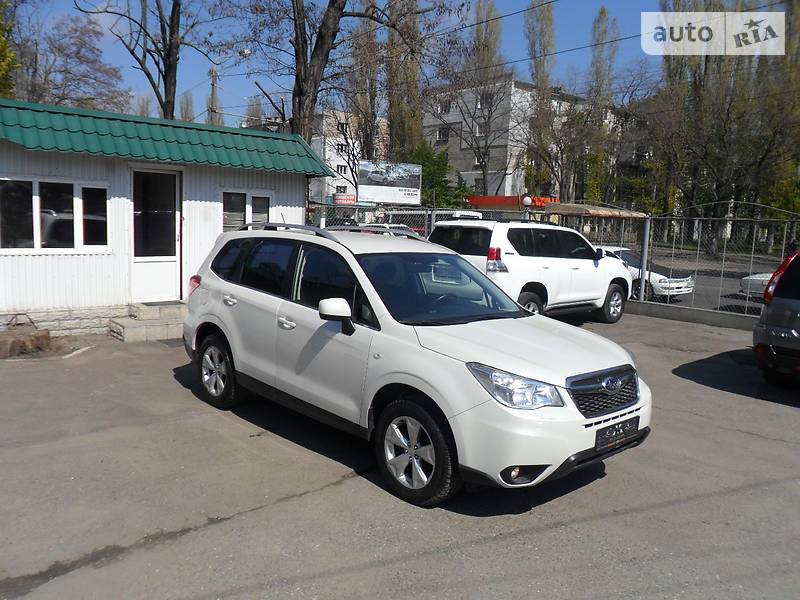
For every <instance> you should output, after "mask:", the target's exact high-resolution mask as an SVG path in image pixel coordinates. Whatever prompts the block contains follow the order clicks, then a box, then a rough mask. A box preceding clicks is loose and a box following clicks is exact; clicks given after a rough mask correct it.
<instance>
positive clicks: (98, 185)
mask: <svg viewBox="0 0 800 600" xmlns="http://www.w3.org/2000/svg"><path fill="white" fill-rule="evenodd" d="M0 181H29V182H31V213H32V218H33V219H34V222H33V247H32V248H0V256H9V255H10V256H31V255H35V256H60V255H87V254H92V255H107V254H112V251H111V238H112V235H111V227H110V226H109V222H110V221H111V218H110V215H111V199H112V195H111V183H110V182H109V181H104V180H93V179H84V178H80V177H63V176H50V175H38V174H33V175H31V174H21V173H3V174H2V175H0ZM42 183H59V184H70V185H72V218H73V223H72V226H73V241H74V243H73V246H72V247H71V248H43V247H42V222H41V217H40V218H35V217H34V216H33V215H40V214H41V206H42V205H41V196H40V193H39V188H40V184H42ZM83 188H95V189H102V190H105V192H106V243H105V244H102V245H101V244H90V245H85V244H84V243H83Z"/></svg>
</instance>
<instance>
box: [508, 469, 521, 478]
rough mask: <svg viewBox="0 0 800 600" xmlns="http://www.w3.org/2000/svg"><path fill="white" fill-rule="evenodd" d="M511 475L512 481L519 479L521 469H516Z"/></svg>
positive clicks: (512, 470)
mask: <svg viewBox="0 0 800 600" xmlns="http://www.w3.org/2000/svg"><path fill="white" fill-rule="evenodd" d="M509 475H511V479H516V478H517V477H519V467H514V468H513V469H511V473H509Z"/></svg>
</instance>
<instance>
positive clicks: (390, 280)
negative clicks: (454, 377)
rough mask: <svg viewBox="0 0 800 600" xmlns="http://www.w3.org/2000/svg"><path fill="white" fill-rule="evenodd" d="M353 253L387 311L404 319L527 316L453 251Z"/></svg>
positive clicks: (436, 321) (444, 321) (435, 321)
mask: <svg viewBox="0 0 800 600" xmlns="http://www.w3.org/2000/svg"><path fill="white" fill-rule="evenodd" d="M357 259H358V262H359V264H361V267H362V268H363V269H364V272H365V273H366V274H367V277H369V280H370V281H371V282H372V285H373V286H374V287H375V290H376V291H377V292H378V295H379V296H380V297H381V300H383V303H384V304H385V305H386V308H387V309H388V310H389V312H390V313H391V314H392V317H394V318H395V320H397V321H399V322H400V323H404V324H406V325H454V324H456V323H469V322H471V321H481V320H486V319H508V318H517V317H525V316H529V313H528V312H526V311H524V310H522V309H521V308H520V307H519V306H518V305H517V304H516V303H515V302H514V301H512V300H511V298H509V297H508V296H506V295H505V294H504V293H503V292H502V291H501V290H500V289H499V288H498V287H497V286H496V285H495V284H494V283H492V282H491V281H489V279H487V278H486V276H485V275H483V273H481V272H480V271H478V269H476V268H475V267H473V266H472V265H471V264H469V263H468V262H467V261H466V260H464V259H463V258H461V257H460V256H457V255H455V254H430V253H421V252H420V253H417V252H405V253H394V254H362V255H360V256H358V257H357Z"/></svg>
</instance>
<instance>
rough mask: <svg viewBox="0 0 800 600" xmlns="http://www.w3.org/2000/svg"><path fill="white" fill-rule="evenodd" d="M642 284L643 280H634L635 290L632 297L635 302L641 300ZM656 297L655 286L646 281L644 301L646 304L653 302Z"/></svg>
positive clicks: (633, 286)
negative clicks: (654, 293) (640, 287)
mask: <svg viewBox="0 0 800 600" xmlns="http://www.w3.org/2000/svg"><path fill="white" fill-rule="evenodd" d="M641 283H642V281H641V279H636V280H634V282H633V285H632V286H631V289H632V290H633V292H632V294H631V295H632V297H633V299H634V300H638V299H639V286H640V285H641ZM654 297H655V296H653V286H652V285H650V282H649V281H645V282H644V300H645V302H652V300H653V298H654Z"/></svg>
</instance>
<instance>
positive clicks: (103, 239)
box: [81, 187, 108, 246]
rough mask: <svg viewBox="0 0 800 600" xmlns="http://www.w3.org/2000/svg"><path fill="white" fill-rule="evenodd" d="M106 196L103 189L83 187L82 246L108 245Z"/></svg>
mask: <svg viewBox="0 0 800 600" xmlns="http://www.w3.org/2000/svg"><path fill="white" fill-rule="evenodd" d="M107 196H108V194H107V193H106V190H104V189H103V188H92V187H85V188H83V189H82V190H81V198H82V199H83V245H84V246H105V245H106V244H108V225H107V223H108V205H107V200H108V197H107Z"/></svg>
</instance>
